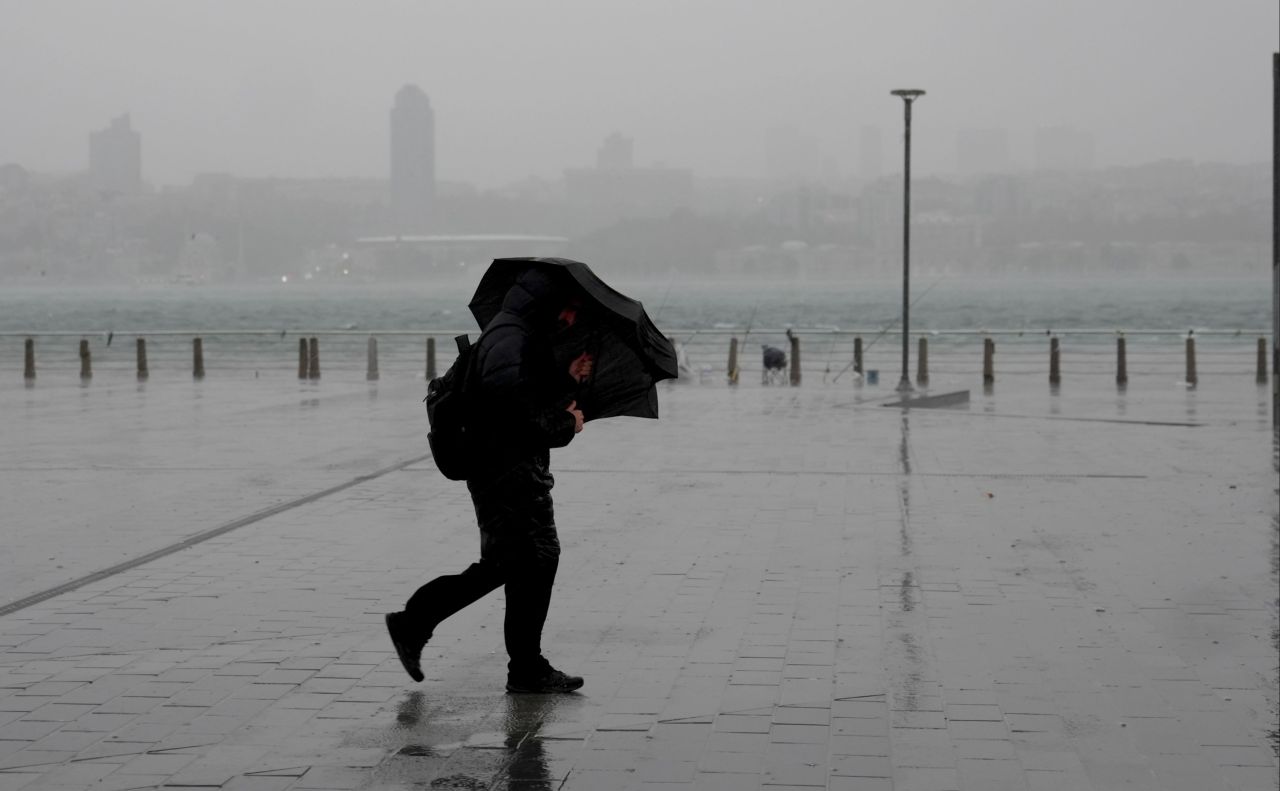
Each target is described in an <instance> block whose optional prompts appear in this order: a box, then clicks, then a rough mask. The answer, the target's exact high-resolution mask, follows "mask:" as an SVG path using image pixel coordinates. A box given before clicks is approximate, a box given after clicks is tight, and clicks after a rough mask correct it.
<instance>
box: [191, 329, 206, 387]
mask: <svg viewBox="0 0 1280 791" xmlns="http://www.w3.org/2000/svg"><path fill="white" fill-rule="evenodd" d="M191 356H192V358H193V359H192V361H191V375H192V376H194V377H195V378H196V379H203V378H204V339H203V338H192V339H191Z"/></svg>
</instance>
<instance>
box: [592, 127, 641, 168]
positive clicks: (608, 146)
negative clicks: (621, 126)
mask: <svg viewBox="0 0 1280 791" xmlns="http://www.w3.org/2000/svg"><path fill="white" fill-rule="evenodd" d="M634 151H635V146H634V144H633V142H632V140H631V138H629V137H626V136H624V135H621V134H619V133H617V132H614V133H613V134H611V135H609V136H608V137H606V138H605V139H604V143H603V144H601V146H600V149H599V150H598V151H596V168H597V169H598V170H630V169H631V168H633V167H635V154H634Z"/></svg>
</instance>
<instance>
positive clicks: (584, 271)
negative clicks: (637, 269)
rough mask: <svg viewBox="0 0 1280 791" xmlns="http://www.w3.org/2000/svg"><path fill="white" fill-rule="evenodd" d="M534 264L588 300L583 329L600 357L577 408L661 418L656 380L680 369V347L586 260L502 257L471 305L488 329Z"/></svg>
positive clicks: (594, 413) (587, 414)
mask: <svg viewBox="0 0 1280 791" xmlns="http://www.w3.org/2000/svg"><path fill="white" fill-rule="evenodd" d="M530 268H538V269H541V270H543V271H545V272H547V273H548V274H550V275H551V276H552V277H553V278H555V279H556V280H557V281H558V282H559V283H561V285H562V286H563V287H564V288H565V289H566V292H567V293H569V294H573V295H575V296H577V297H578V298H579V299H580V300H581V301H582V303H583V309H582V313H581V315H582V316H583V317H584V318H583V319H582V320H581V323H582V324H583V325H584V326H583V327H582V328H581V331H580V332H577V333H574V336H573V337H574V338H575V343H579V344H581V343H583V342H584V341H583V339H584V337H585V346H586V348H587V350H588V351H590V352H591V353H592V354H593V355H594V356H595V366H594V369H593V370H592V372H591V376H590V377H589V378H588V379H587V380H586V381H585V382H583V383H582V384H581V385H580V386H579V389H578V391H577V400H578V407H579V408H580V409H582V413H583V417H584V419H586V420H595V419H598V418H605V417H617V416H620V415H628V416H632V417H649V418H656V417H657V416H658V392H657V389H656V388H655V387H654V385H655V383H657V382H660V381H662V380H663V379H674V378H676V376H677V375H678V373H679V368H678V366H677V363H676V352H675V348H674V347H673V346H672V345H671V341H669V340H668V339H667V338H666V336H664V335H663V334H662V333H661V332H659V331H658V328H657V327H656V326H654V323H653V321H652V320H651V319H650V318H649V316H648V314H646V313H645V312H644V306H643V305H641V304H640V303H639V302H637V301H636V300H634V299H631V298H630V297H626V296H624V295H622V294H620V293H618V292H617V291H615V290H614V289H613V288H611V287H610V286H609V285H608V284H607V283H605V282H604V281H603V280H601V279H600V278H599V277H597V276H596V274H595V273H594V272H592V271H591V268H590V267H588V266H587V265H586V264H584V263H582V262H581V261H571V260H569V259H567V258H498V259H495V260H494V262H493V263H492V264H491V265H490V266H489V269H488V271H486V272H485V274H484V277H482V278H481V279H480V285H479V286H478V287H477V288H476V293H475V296H474V297H472V299H471V302H470V304H469V305H468V307H469V308H470V309H471V313H472V315H474V316H475V317H476V321H477V322H479V324H480V327H481V328H482V329H483V328H484V327H486V326H488V324H489V322H491V321H493V318H494V317H495V316H497V315H498V313H499V311H501V310H502V302H503V300H504V299H505V298H506V295H507V292H508V291H509V290H510V289H511V286H512V285H513V284H515V282H516V279H517V278H519V277H520V275H521V274H522V273H523V272H525V271H526V270H528V269H530Z"/></svg>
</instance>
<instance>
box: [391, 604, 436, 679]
mask: <svg viewBox="0 0 1280 791" xmlns="http://www.w3.org/2000/svg"><path fill="white" fill-rule="evenodd" d="M404 618H405V615H404V613H402V612H389V613H387V616H386V622H387V633H388V634H390V635H391V644H392V645H393V646H395V648H396V656H398V657H400V664H402V665H404V670H405V672H406V673H408V674H409V678H411V679H413V680H414V681H421V680H422V679H424V678H426V677H425V676H424V675H422V665H421V661H422V646H421V645H417V641H416V640H413V639H412V638H411V637H409V635H408V634H407V632H408V629H407V628H406V627H405V625H404ZM415 646H416V647H415Z"/></svg>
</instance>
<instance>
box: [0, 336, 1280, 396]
mask: <svg viewBox="0 0 1280 791" xmlns="http://www.w3.org/2000/svg"><path fill="white" fill-rule="evenodd" d="M788 340H789V341H790V345H791V355H790V372H789V373H790V382H791V384H792V385H799V384H800V378H801V373H800V339H799V338H798V337H796V336H795V335H791V334H788ZM136 343H137V357H138V379H140V380H142V379H146V378H147V377H148V376H149V375H150V371H149V369H148V367H147V341H146V339H145V338H138V339H137V342H136ZM191 351H192V375H193V376H194V377H195V378H196V379H203V378H204V342H203V340H202V339H201V338H192V339H191ZM995 353H996V342H995V340H994V339H992V338H989V337H988V338H983V341H982V381H983V384H987V385H990V384H992V383H993V382H995ZM862 362H863V361H862V338H861V337H860V336H859V337H855V338H854V339H853V370H854V372H855V373H857V374H859V375H861V374H863V373H865V371H864V369H863V365H862ZM1060 363H1061V350H1060V348H1059V344H1058V339H1057V338H1056V337H1055V338H1050V339H1049V384H1051V385H1057V384H1060V383H1061V382H1062V369H1061V365H1060ZM739 371H740V369H739V367H738V339H737V338H731V339H730V340H729V365H728V372H729V381H730V382H732V383H735V384H736V383H737V381H738V374H739ZM23 377H24V378H25V379H26V380H28V381H32V380H34V379H35V378H36V353H35V339H33V338H27V339H26V348H25V353H24V362H23ZM92 377H93V360H92V357H91V355H90V352H89V341H88V340H81V341H80V378H81V379H90V378H92ZM435 377H436V339H435V338H427V371H426V378H427V379H434V378H435ZM298 378H299V379H319V378H320V342H319V340H318V339H316V338H315V337H311V338H299V339H298ZM365 378H367V379H368V380H369V381H375V380H377V379H378V339H377V338H373V337H370V338H369V345H368V369H367V373H366V377H365ZM1256 379H1257V381H1258V383H1259V384H1263V383H1266V382H1267V340H1266V338H1258V354H1257V376H1256ZM1128 381H1129V369H1128V362H1127V355H1126V352H1125V338H1124V337H1123V336H1121V337H1119V338H1116V384H1118V385H1121V386H1123V385H1125V384H1127V383H1128ZM1185 381H1186V382H1187V384H1189V385H1195V384H1197V383H1198V382H1199V376H1198V374H1197V373H1196V339H1195V338H1194V337H1190V336H1188V337H1187V339H1186V378H1185ZM916 384H918V385H920V386H926V385H928V384H929V341H928V339H927V338H921V339H920V342H919V350H918V352H917V354H916Z"/></svg>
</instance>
